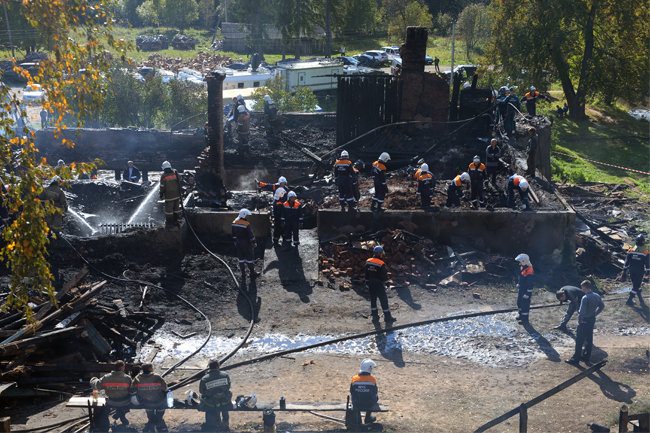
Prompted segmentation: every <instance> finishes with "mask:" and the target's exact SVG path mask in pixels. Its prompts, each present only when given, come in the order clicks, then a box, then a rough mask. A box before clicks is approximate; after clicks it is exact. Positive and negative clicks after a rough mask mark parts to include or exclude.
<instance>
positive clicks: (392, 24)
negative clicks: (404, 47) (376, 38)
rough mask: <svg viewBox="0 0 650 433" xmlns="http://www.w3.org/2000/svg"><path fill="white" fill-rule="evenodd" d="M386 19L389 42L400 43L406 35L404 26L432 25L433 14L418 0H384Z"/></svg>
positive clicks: (429, 26)
mask: <svg viewBox="0 0 650 433" xmlns="http://www.w3.org/2000/svg"><path fill="white" fill-rule="evenodd" d="M383 4H384V9H385V11H386V18H387V21H388V38H389V40H390V41H391V43H394V44H398V43H402V42H403V41H404V39H405V37H406V27H408V26H423V27H427V28H431V27H432V26H433V16H431V14H430V13H429V9H428V8H427V7H426V6H425V5H423V4H422V3H420V2H419V1H418V0H412V1H409V2H407V1H405V0H384V3H383Z"/></svg>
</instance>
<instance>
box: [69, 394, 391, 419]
mask: <svg viewBox="0 0 650 433" xmlns="http://www.w3.org/2000/svg"><path fill="white" fill-rule="evenodd" d="M105 405H106V398H105V397H98V398H97V401H96V402H93V399H92V397H71V398H70V400H68V403H67V404H66V407H76V408H85V409H88V420H89V422H90V425H91V426H94V425H95V422H94V421H95V419H94V418H95V410H96V409H97V408H99V407H104V406H105ZM126 407H128V408H129V409H131V410H134V409H145V407H144V406H134V405H132V404H129V406H126ZM165 409H166V410H177V409H183V410H187V409H191V410H198V407H197V406H188V405H187V404H186V402H185V401H183V400H177V399H174V407H172V408H165ZM347 409H348V404H347V403H345V402H338V401H333V402H303V401H297V402H293V403H291V402H286V403H285V404H283V405H282V406H281V405H280V402H279V401H278V402H272V401H258V402H257V404H256V405H255V407H254V408H252V409H248V408H246V409H244V408H239V407H236V406H235V402H233V405H232V408H231V409H230V412H265V411H273V412H313V411H318V412H336V411H340V412H346V411H347ZM372 411H373V412H388V411H389V409H388V406H387V405H384V404H378V405H376V406H375V407H374V408H373V409H372Z"/></svg>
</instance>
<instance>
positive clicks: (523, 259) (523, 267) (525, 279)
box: [515, 254, 534, 325]
mask: <svg viewBox="0 0 650 433" xmlns="http://www.w3.org/2000/svg"><path fill="white" fill-rule="evenodd" d="M515 260H516V261H517V262H519V283H518V284H517V288H518V289H519V293H518V295H517V311H518V312H519V314H518V315H517V321H518V322H520V323H521V324H522V325H526V324H528V313H529V312H530V297H531V296H532V295H533V278H534V272H533V265H532V263H530V258H529V257H528V254H519V255H518V256H517V257H515Z"/></svg>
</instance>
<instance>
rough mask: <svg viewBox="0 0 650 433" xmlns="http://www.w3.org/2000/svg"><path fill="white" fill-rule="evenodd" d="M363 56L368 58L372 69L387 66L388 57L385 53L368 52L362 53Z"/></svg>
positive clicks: (378, 51)
mask: <svg viewBox="0 0 650 433" xmlns="http://www.w3.org/2000/svg"><path fill="white" fill-rule="evenodd" d="M363 55H364V56H368V57H370V58H371V59H372V60H373V62H374V67H377V68H378V67H381V66H384V65H386V64H388V55H387V54H386V52H385V51H381V50H370V51H366V52H365V53H363Z"/></svg>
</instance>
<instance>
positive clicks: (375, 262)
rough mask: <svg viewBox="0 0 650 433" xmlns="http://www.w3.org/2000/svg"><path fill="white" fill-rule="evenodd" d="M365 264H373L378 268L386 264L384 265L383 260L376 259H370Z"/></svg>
mask: <svg viewBox="0 0 650 433" xmlns="http://www.w3.org/2000/svg"><path fill="white" fill-rule="evenodd" d="M366 263H374V264H376V265H379V266H384V265H385V264H386V263H384V261H383V260H381V259H378V258H377V257H371V258H369V259H368V260H366Z"/></svg>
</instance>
